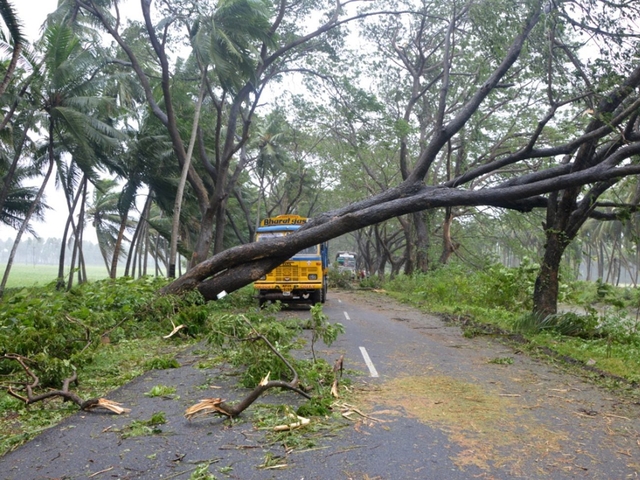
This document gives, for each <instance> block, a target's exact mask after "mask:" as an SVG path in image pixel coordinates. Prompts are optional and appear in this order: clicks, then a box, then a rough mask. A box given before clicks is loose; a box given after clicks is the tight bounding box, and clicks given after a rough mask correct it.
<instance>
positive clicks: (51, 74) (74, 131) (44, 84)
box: [34, 24, 122, 287]
mask: <svg viewBox="0 0 640 480" xmlns="http://www.w3.org/2000/svg"><path fill="white" fill-rule="evenodd" d="M42 51H43V71H42V78H41V81H40V84H39V85H37V88H35V89H34V91H35V92H36V94H37V93H39V95H40V96H39V98H38V99H39V102H40V109H41V112H42V117H41V118H42V120H41V121H42V123H43V125H45V126H46V128H47V131H48V139H47V140H48V143H49V153H50V156H51V161H55V162H56V163H57V165H58V176H59V180H60V183H61V184H63V185H64V187H65V188H64V191H65V198H66V199H67V205H68V208H69V220H68V222H67V225H68V227H70V228H71V230H72V234H73V235H74V236H75V238H79V237H78V232H77V231H76V226H75V222H74V220H73V213H74V211H75V208H76V203H77V201H78V199H82V198H84V196H83V195H82V194H81V191H82V189H83V188H84V182H85V181H87V180H92V179H95V178H96V167H97V166H98V165H100V164H101V163H106V162H108V161H109V155H110V154H111V153H112V152H113V151H114V150H116V149H117V148H118V146H119V142H118V140H119V139H120V138H122V135H121V134H120V133H119V132H118V131H117V130H116V129H115V128H113V127H112V126H111V125H110V120H109V114H110V113H115V108H114V105H113V102H112V99H110V98H108V97H105V96H103V95H102V92H101V90H100V87H101V83H100V81H101V80H102V79H101V77H100V75H98V73H99V67H98V62H97V58H98V56H97V53H96V52H95V50H94V49H92V48H87V46H86V45H83V44H82V43H81V42H80V40H79V38H78V37H77V36H76V35H75V34H74V33H73V30H72V29H71V28H70V27H68V26H65V25H56V24H52V25H49V26H48V27H47V29H46V30H45V33H44V36H43V39H42ZM65 158H69V159H70V163H69V164H68V166H66V167H65V165H67V164H66V163H65ZM79 179H82V181H81V182H80V184H79V186H78V183H77V182H78V180H79ZM76 187H78V191H77V193H74V190H75V189H76ZM74 198H75V199H76V200H75V201H74V200H73V199H74ZM68 227H67V228H65V234H64V237H63V242H62V248H61V251H60V261H59V268H58V284H59V287H62V286H63V285H64V283H63V280H62V279H63V277H64V263H65V261H64V257H65V253H64V252H65V243H66V236H67V234H68V230H69V228H68Z"/></svg>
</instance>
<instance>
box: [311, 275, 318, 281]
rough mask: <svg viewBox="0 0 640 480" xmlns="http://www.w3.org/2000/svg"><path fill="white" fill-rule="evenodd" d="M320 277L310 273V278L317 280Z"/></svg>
mask: <svg viewBox="0 0 640 480" xmlns="http://www.w3.org/2000/svg"><path fill="white" fill-rule="evenodd" d="M317 279H318V275H317V274H315V273H312V274H310V275H309V280H317Z"/></svg>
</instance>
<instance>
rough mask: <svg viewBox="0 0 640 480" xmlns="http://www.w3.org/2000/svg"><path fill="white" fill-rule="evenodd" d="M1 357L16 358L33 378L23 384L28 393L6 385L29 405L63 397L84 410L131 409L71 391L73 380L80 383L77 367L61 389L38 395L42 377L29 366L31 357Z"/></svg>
mask: <svg viewBox="0 0 640 480" xmlns="http://www.w3.org/2000/svg"><path fill="white" fill-rule="evenodd" d="M0 358H3V359H6V360H15V361H16V362H18V363H19V364H20V366H21V367H22V369H23V370H24V371H25V373H26V374H27V375H28V376H29V377H31V380H32V382H31V383H28V382H25V383H23V384H21V390H24V392H25V393H26V395H25V394H24V393H23V394H20V393H18V392H17V391H16V390H14V388H13V387H12V386H9V387H5V388H6V389H7V393H8V394H9V395H11V396H12V397H14V398H17V399H18V400H20V401H22V402H24V403H25V404H27V405H31V404H32V403H36V402H40V401H42V400H45V399H47V398H52V397H62V399H63V400H64V401H65V402H73V403H75V404H76V405H78V407H80V410H84V411H92V410H94V409H97V408H104V409H106V410H110V411H112V412H113V413H117V414H118V415H120V414H121V413H127V412H130V411H131V410H130V409H128V408H123V407H121V406H120V404H119V403H117V402H113V401H111V400H107V399H106V398H90V399H88V400H83V399H82V398H80V396H78V395H77V394H76V393H75V392H72V391H70V390H69V386H70V385H71V383H72V382H74V383H75V384H76V386H77V385H78V372H77V371H76V370H75V368H74V369H73V375H71V376H70V377H68V378H66V379H65V380H64V381H63V382H62V389H61V390H48V391H46V392H44V393H40V394H38V395H36V394H34V390H35V389H36V388H37V387H38V386H39V385H40V379H39V378H38V377H37V375H36V374H35V373H33V371H32V370H31V369H30V368H29V367H28V366H27V362H28V361H29V359H28V358H26V357H23V356H22V355H18V354H15V353H5V354H4V355H3V356H2V357H0Z"/></svg>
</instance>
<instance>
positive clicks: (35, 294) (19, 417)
mask: <svg viewBox="0 0 640 480" xmlns="http://www.w3.org/2000/svg"><path fill="white" fill-rule="evenodd" d="M163 284H164V281H163V280H158V279H150V278H143V279H140V280H132V279H128V278H123V279H117V280H104V281H101V282H96V283H88V284H82V285H80V286H78V287H75V288H73V289H72V290H71V291H69V292H61V291H58V290H56V289H55V285H53V284H52V285H49V286H46V287H41V288H25V289H22V290H18V291H14V292H8V294H7V296H6V297H5V298H4V300H3V301H2V311H1V313H0V430H2V431H3V432H7V435H6V437H4V438H3V439H2V440H1V441H0V453H2V452H5V451H7V450H10V449H12V448H14V447H15V446H17V445H19V444H20V443H22V442H24V441H26V440H28V439H29V438H31V437H32V436H34V435H35V434H37V433H38V432H39V431H41V429H42V428H46V427H48V426H51V425H53V424H55V423H57V422H58V421H59V420H60V419H61V418H63V417H64V416H66V415H68V414H71V413H73V412H74V411H75V410H76V409H77V408H78V406H79V407H80V408H84V406H86V407H87V409H89V408H108V409H111V410H112V411H116V410H115V409H121V408H122V407H119V406H118V405H116V404H114V403H106V402H104V401H103V402H99V401H98V399H95V400H93V399H90V400H86V401H85V400H83V398H91V397H97V396H100V395H103V394H104V393H105V392H108V391H111V390H113V389H114V388H116V387H117V386H119V385H122V384H123V383H126V382H127V381H129V380H131V379H132V378H134V377H135V376H137V375H140V374H142V373H143V372H144V371H146V370H150V369H164V368H175V367H179V366H180V364H179V362H178V361H177V359H176V358H175V354H176V353H177V352H178V351H180V350H181V349H183V348H185V347H186V346H189V345H192V344H193V343H194V342H195V341H199V340H202V339H206V340H208V342H209V344H210V345H211V348H212V350H210V351H209V353H211V354H212V356H213V358H215V360H216V361H225V362H228V363H230V364H231V365H233V366H236V367H238V368H239V369H240V370H241V371H242V372H243V373H242V377H241V379H240V382H241V384H242V385H243V386H245V387H248V388H253V389H254V394H255V392H258V393H257V394H256V395H255V397H254V398H252V399H251V401H245V402H244V404H237V405H225V407H226V408H228V413H227V414H229V413H230V415H229V416H236V415H238V414H239V413H240V412H241V411H242V410H244V409H246V408H247V407H248V406H249V405H251V403H253V401H255V400H256V399H257V398H258V397H259V395H260V394H261V393H262V391H264V390H266V389H268V388H272V387H284V388H287V387H289V388H290V389H293V390H295V391H298V393H300V394H302V395H304V396H305V397H307V398H313V400H310V402H308V407H307V409H306V410H307V411H308V412H314V411H318V408H320V409H321V410H322V412H324V413H326V412H327V411H328V407H329V405H330V403H331V401H330V399H331V387H332V384H333V383H334V381H335V380H336V375H337V374H336V373H335V372H334V371H333V369H332V367H331V366H330V365H329V364H328V363H327V362H326V361H325V360H322V359H319V358H316V352H315V350H314V344H315V342H316V341H318V340H319V339H322V340H323V341H324V342H325V344H327V345H328V344H330V343H331V342H333V341H334V340H335V339H336V337H337V335H338V334H339V333H341V332H342V331H343V328H342V326H341V325H339V324H335V325H331V324H329V323H328V322H327V317H326V316H325V315H324V314H323V313H322V309H321V307H320V306H317V307H314V308H313V309H312V319H311V320H310V321H309V324H307V325H303V324H302V323H301V322H300V321H299V320H298V321H294V320H289V321H282V320H277V319H276V315H275V313H276V312H277V310H278V308H279V305H273V306H271V307H270V308H269V309H265V310H263V311H257V309H256V306H255V302H254V300H253V298H252V296H251V294H252V290H251V289H245V290H243V291H239V292H236V293H235V294H234V295H232V296H229V297H227V298H225V299H223V300H220V301H218V302H210V303H206V302H204V301H203V299H202V297H200V296H199V295H198V294H197V293H196V292H191V293H189V294H187V295H185V296H182V297H174V296H158V295H157V291H158V288H159V287H161V286H162V285H163ZM238 312H242V313H238ZM175 325H185V326H186V328H184V329H181V330H180V331H179V332H178V333H176V334H175V335H174V336H172V337H170V338H167V337H168V335H167V333H169V332H171V331H172V329H173V328H174V326H175ZM304 328H308V329H311V336H310V343H311V354H309V353H308V351H307V352H306V353H305V352H302V351H300V350H299V349H301V348H302V347H303V346H304V345H305V341H304V340H303V339H301V338H300V337H301V334H302V333H303V329H304ZM205 332H206V335H205ZM305 356H306V357H309V356H312V357H313V359H312V360H310V359H304V358H303V357H305ZM265 377H266V378H267V379H266V381H265ZM292 377H293V380H292V379H291V378H292ZM261 381H262V383H263V385H262V386H261V385H260V382H261ZM265 387H266V388H265ZM258 390H260V391H258ZM54 396H57V397H59V398H63V399H66V400H71V402H69V403H73V404H75V405H74V406H75V408H73V407H70V406H69V403H61V402H57V401H56V402H52V401H48V400H50V399H51V397H54ZM45 399H47V401H46V402H43V401H42V400H45ZM102 400H104V399H102ZM35 402H38V407H37V408H33V407H31V408H27V406H28V405H29V404H31V403H35ZM241 403H242V402H241ZM322 412H321V413H322Z"/></svg>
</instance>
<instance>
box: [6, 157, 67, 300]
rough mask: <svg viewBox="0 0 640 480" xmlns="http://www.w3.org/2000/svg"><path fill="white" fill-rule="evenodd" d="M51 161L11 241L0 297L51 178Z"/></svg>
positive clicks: (52, 162)
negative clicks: (23, 236)
mask: <svg viewBox="0 0 640 480" xmlns="http://www.w3.org/2000/svg"><path fill="white" fill-rule="evenodd" d="M53 165H54V161H53V159H49V168H48V169H47V173H46V174H45V176H44V180H43V181H42V185H40V189H39V190H38V193H37V194H36V197H35V198H34V200H33V203H32V204H31V206H30V207H29V210H28V211H27V214H26V215H25V218H24V222H22V225H21V226H20V230H18V234H17V235H16V239H15V240H14V241H13V247H12V248H11V253H10V254H9V259H8V261H7V268H5V271H4V275H3V276H2V283H0V297H2V295H4V290H5V287H6V286H7V280H8V279H9V274H10V273H11V267H12V266H13V260H14V258H15V256H16V251H17V250H18V245H19V244H20V240H21V239H22V235H23V234H24V232H25V231H26V229H27V226H28V225H29V220H30V219H31V216H32V215H33V212H35V211H36V208H37V207H38V204H39V203H40V201H41V200H42V196H43V195H44V189H45V187H46V186H47V183H49V178H51V172H53Z"/></svg>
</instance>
